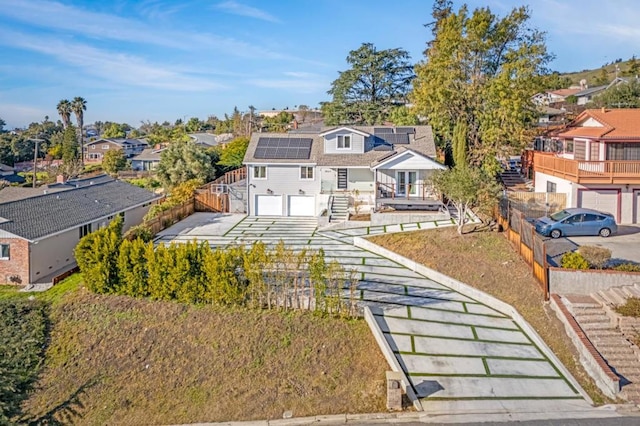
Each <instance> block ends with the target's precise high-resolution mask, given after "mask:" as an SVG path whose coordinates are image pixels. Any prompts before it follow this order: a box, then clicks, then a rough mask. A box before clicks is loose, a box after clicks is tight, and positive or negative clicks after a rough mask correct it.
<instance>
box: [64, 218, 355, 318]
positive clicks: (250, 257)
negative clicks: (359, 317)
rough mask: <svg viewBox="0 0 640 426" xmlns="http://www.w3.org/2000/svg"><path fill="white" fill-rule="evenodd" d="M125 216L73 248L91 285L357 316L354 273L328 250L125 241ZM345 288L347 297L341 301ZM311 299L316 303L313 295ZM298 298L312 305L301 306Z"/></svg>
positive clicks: (145, 294)
mask: <svg viewBox="0 0 640 426" xmlns="http://www.w3.org/2000/svg"><path fill="white" fill-rule="evenodd" d="M121 229H122V222H121V220H120V219H118V220H115V221H114V222H112V223H111V224H110V225H109V226H108V227H106V228H103V229H100V230H98V231H96V232H93V233H91V234H89V235H87V236H86V237H84V238H83V239H82V240H81V241H80V243H79V244H78V246H77V247H76V250H75V255H76V260H77V262H78V266H79V267H80V270H81V271H82V273H83V276H84V280H85V284H86V286H87V288H88V289H89V290H91V291H93V292H96V293H101V294H124V295H128V296H133V297H148V298H151V299H155V300H176V301H179V302H183V303H194V304H216V305H225V306H230V305H236V306H250V307H257V308H269V309H271V308H284V309H288V308H296V307H304V308H311V307H314V309H315V310H317V311H319V312H322V313H331V314H340V315H343V314H344V315H353V314H355V285H356V281H357V280H356V278H355V277H356V274H355V272H354V271H346V270H345V269H344V268H343V267H342V266H340V265H339V264H338V263H337V262H335V261H334V262H332V263H329V264H327V263H326V260H325V256H324V252H323V251H322V250H320V251H302V252H300V253H295V252H293V251H292V250H290V249H287V248H286V247H285V245H284V243H283V242H281V243H280V244H278V245H277V246H276V248H275V249H274V250H267V249H266V247H265V245H264V244H262V243H255V244H253V245H252V246H251V247H249V248H245V247H242V246H235V247H230V248H227V249H225V250H220V249H216V250H213V249H211V247H210V246H209V244H207V243H206V242H203V243H197V242H195V241H193V242H189V243H183V244H170V245H162V244H161V245H158V246H157V247H155V248H154V245H153V243H152V242H144V241H143V240H142V239H140V238H137V239H132V240H128V239H124V240H123V239H122V237H121V235H120V233H121ZM345 291H346V294H347V295H348V297H346V298H343V297H342V296H343V292H345ZM310 295H312V296H314V300H315V305H311V303H310V302H309V300H310V299H309V297H308V296H310ZM301 301H304V303H307V305H306V306H300V305H301V303H302V302H301Z"/></svg>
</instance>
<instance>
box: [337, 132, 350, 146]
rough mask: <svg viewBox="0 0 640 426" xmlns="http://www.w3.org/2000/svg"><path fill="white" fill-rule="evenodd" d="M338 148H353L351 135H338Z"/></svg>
mask: <svg viewBox="0 0 640 426" xmlns="http://www.w3.org/2000/svg"><path fill="white" fill-rule="evenodd" d="M338 149H351V135H338Z"/></svg>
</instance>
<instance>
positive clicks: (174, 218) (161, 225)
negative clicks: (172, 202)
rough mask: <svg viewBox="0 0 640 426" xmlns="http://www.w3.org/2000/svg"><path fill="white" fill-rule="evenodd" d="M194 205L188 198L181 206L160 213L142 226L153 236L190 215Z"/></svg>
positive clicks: (192, 200)
mask: <svg viewBox="0 0 640 426" xmlns="http://www.w3.org/2000/svg"><path fill="white" fill-rule="evenodd" d="M194 204H195V203H194V199H193V198H189V200H187V201H185V202H184V203H183V204H179V205H177V206H174V207H171V208H170V209H169V210H165V211H163V212H160V213H159V214H158V216H156V217H154V218H153V219H151V220H148V221H146V222H145V223H144V224H145V226H147V227H148V228H149V229H150V230H151V232H153V235H155V234H157V233H158V232H160V231H162V230H163V229H166V228H168V227H169V226H171V225H173V224H174V223H176V222H178V221H180V220H182V219H184V218H185V217H187V216H189V215H192V214H193V212H194V211H195V208H194Z"/></svg>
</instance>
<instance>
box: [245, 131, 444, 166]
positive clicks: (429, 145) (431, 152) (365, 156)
mask: <svg viewBox="0 0 640 426" xmlns="http://www.w3.org/2000/svg"><path fill="white" fill-rule="evenodd" d="M339 127H348V128H350V129H354V130H359V131H361V132H365V133H368V134H370V135H373V133H374V130H373V129H374V126H338V127H325V128H323V129H321V131H320V132H318V133H314V134H307V133H305V134H304V135H301V134H300V133H295V132H292V133H254V134H253V135H252V137H251V141H250V142H249V146H248V147H247V152H246V154H245V157H244V162H245V163H269V162H271V163H281V164H287V163H291V164H305V163H315V164H317V165H319V166H328V167H365V166H366V167H369V166H371V164H372V163H375V162H377V161H379V160H381V159H382V158H387V157H389V156H390V155H392V151H388V150H387V151H379V150H374V149H370V150H368V151H366V152H364V153H360V154H354V153H351V154H347V153H345V154H325V153H324V143H323V140H324V139H323V138H322V137H321V136H319V134H321V133H323V132H326V131H328V130H332V129H335V128H339ZM375 127H376V128H378V127H383V126H375ZM405 127H408V126H405ZM413 127H414V128H415V134H413V135H410V137H409V144H402V145H397V146H395V147H394V151H393V152H397V151H398V150H399V149H400V148H401V147H403V148H405V149H410V150H412V151H415V152H418V153H420V154H422V155H425V156H427V157H432V158H434V157H435V156H436V145H435V142H434V139H433V131H432V130H431V126H413ZM260 137H284V138H287V137H291V138H299V137H311V138H313V143H312V145H311V157H310V158H309V160H285V159H282V160H280V159H279V160H264V159H257V158H255V155H254V154H255V150H256V146H257V145H258V139H259V138H260Z"/></svg>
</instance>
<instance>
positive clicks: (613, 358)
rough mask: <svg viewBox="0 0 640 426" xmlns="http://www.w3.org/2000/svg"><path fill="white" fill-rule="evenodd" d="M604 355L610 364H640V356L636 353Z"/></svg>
mask: <svg viewBox="0 0 640 426" xmlns="http://www.w3.org/2000/svg"><path fill="white" fill-rule="evenodd" d="M601 355H602V357H603V358H604V359H606V360H607V362H608V363H609V364H613V365H614V366H615V365H616V364H623V363H631V364H637V365H640V360H638V356H637V355H636V354H603V353H601Z"/></svg>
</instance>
